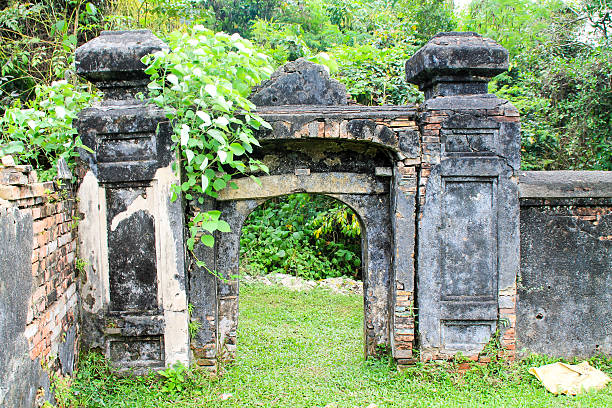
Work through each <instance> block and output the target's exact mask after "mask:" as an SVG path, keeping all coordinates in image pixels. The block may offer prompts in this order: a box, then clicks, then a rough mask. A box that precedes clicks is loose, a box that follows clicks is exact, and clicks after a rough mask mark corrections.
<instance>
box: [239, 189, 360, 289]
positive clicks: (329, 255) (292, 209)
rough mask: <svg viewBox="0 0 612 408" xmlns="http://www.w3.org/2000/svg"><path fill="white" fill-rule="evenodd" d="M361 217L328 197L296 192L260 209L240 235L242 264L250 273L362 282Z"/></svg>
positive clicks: (256, 210) (253, 214) (254, 213)
mask: <svg viewBox="0 0 612 408" xmlns="http://www.w3.org/2000/svg"><path fill="white" fill-rule="evenodd" d="M360 234H361V228H360V224H359V220H358V218H357V215H356V214H355V213H354V212H353V211H352V210H351V209H350V208H349V207H347V206H346V205H344V204H343V203H341V202H339V201H337V200H335V199H333V198H330V197H326V196H323V195H308V194H293V195H289V196H285V197H280V198H274V199H271V200H269V201H267V202H265V203H264V204H262V205H261V206H260V207H258V208H257V209H255V211H253V212H252V213H251V215H250V216H249V218H248V219H247V221H246V222H245V225H244V227H243V229H242V235H241V237H240V252H241V264H242V268H243V271H245V272H247V273H249V274H254V275H257V274H265V273H288V274H291V275H295V276H301V277H303V278H306V279H324V278H329V277H337V276H342V275H346V276H350V277H352V278H355V279H361V242H360V239H361V235H360Z"/></svg>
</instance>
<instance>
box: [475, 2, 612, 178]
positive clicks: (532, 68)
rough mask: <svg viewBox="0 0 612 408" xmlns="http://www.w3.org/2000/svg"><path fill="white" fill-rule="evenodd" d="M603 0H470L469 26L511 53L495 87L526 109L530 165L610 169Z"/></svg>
mask: <svg viewBox="0 0 612 408" xmlns="http://www.w3.org/2000/svg"><path fill="white" fill-rule="evenodd" d="M506 3H508V4H506ZM595 3H597V4H595ZM603 3H605V2H597V1H596V2H591V1H584V2H580V3H578V4H577V6H576V7H574V8H572V7H569V6H567V5H566V4H565V3H562V2H560V1H556V0H548V1H546V2H532V1H529V0H520V1H512V2H506V1H505V0H504V1H502V2H499V1H492V0H478V1H474V2H473V3H472V4H471V5H470V9H469V13H468V16H469V18H468V19H467V20H466V21H465V22H464V27H465V28H468V29H474V30H477V31H479V32H481V33H483V34H485V35H487V36H490V37H492V38H493V39H495V40H497V41H499V42H500V43H502V45H504V46H505V47H507V48H508V49H509V50H510V53H511V70H510V72H508V73H504V74H502V75H500V76H498V77H497V78H496V79H495V81H493V82H492V83H491V88H490V90H491V91H492V92H495V93H496V94H497V95H499V96H500V97H503V98H506V99H509V100H510V101H511V102H512V103H514V104H515V105H516V106H517V108H518V109H519V111H520V113H521V117H522V118H521V122H522V132H521V133H522V154H523V156H522V167H523V168H524V169H534V170H538V169H544V170H556V169H585V170H586V169H599V170H612V114H611V113H610V112H612V54H611V52H610V47H609V46H608V41H609V39H608V38H607V36H606V35H605V33H606V32H607V28H606V27H605V26H606V24H608V23H607V22H606V21H607V20H606V19H607V17H606V12H605V11H604V9H603V8H601V7H600V6H601V5H602V4H603ZM587 22H588V23H590V27H591V28H592V30H595V31H592V30H591V31H589V30H588V28H589V25H588V23H587ZM585 23H587V25H585ZM589 33H590V34H589Z"/></svg>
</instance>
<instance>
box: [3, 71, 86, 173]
mask: <svg viewBox="0 0 612 408" xmlns="http://www.w3.org/2000/svg"><path fill="white" fill-rule="evenodd" d="M35 95H36V96H35V98H34V99H32V100H30V101H28V102H26V103H25V104H22V103H21V102H20V101H19V100H17V101H15V103H14V105H13V106H11V107H10V108H8V109H7V110H6V111H5V113H4V116H3V117H2V118H0V153H1V154H2V155H4V154H12V155H13V157H14V158H15V159H16V162H17V163H20V164H30V165H32V166H33V167H34V168H35V169H37V170H38V175H39V177H40V179H41V180H50V179H52V178H53V176H54V175H55V174H56V172H57V162H58V160H59V159H60V158H63V159H65V160H66V162H67V163H68V165H69V166H70V167H74V165H75V160H76V157H77V156H78V149H79V148H81V149H88V148H87V147H86V146H84V145H83V144H82V143H81V140H80V138H79V137H78V135H77V132H76V130H75V129H74V128H73V127H72V122H73V120H74V119H75V118H76V115H77V113H78V112H79V111H80V110H81V109H83V108H85V107H87V106H88V105H89V104H90V103H91V101H92V99H93V98H94V97H95V96H96V95H95V94H92V93H90V92H88V91H87V90H86V88H82V87H79V86H75V85H72V84H70V83H68V82H66V81H57V82H53V83H52V84H51V85H38V86H36V88H35Z"/></svg>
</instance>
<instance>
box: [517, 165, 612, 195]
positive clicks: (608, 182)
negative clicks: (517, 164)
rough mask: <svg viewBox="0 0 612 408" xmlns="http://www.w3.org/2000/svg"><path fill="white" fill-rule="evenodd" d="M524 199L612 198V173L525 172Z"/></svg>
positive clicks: (522, 180) (522, 176) (522, 174)
mask: <svg viewBox="0 0 612 408" xmlns="http://www.w3.org/2000/svg"><path fill="white" fill-rule="evenodd" d="M519 190H520V197H521V198H607V197H612V171H570V170H558V171H522V172H520V176H519Z"/></svg>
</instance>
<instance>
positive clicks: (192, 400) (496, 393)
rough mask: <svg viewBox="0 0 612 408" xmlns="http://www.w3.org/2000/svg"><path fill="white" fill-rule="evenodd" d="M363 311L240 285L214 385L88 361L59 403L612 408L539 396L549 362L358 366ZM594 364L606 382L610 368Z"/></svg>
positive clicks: (598, 400)
mask: <svg viewBox="0 0 612 408" xmlns="http://www.w3.org/2000/svg"><path fill="white" fill-rule="evenodd" d="M362 303H363V299H362V298H361V297H360V296H357V295H351V296H347V295H336V294H332V293H330V292H328V291H324V290H321V289H318V290H313V291H311V292H293V291H290V290H287V289H284V288H280V287H270V286H262V285H250V286H247V285H242V286H241V289H240V321H239V334H238V358H237V361H236V362H235V363H234V364H233V365H228V366H225V367H223V368H222V372H221V375H220V376H219V377H216V378H209V377H208V376H207V375H205V374H198V373H189V372H185V373H183V374H180V373H179V372H177V371H175V372H174V374H171V376H170V379H169V380H165V381H160V380H158V379H156V378H155V377H154V376H150V377H144V378H117V377H114V376H113V375H112V374H110V370H109V369H108V367H107V366H106V365H105V364H104V362H103V361H102V359H101V358H100V357H99V356H97V355H89V356H86V357H84V358H83V359H82V360H81V366H80V368H79V371H78V372H77V375H76V378H75V380H74V381H73V385H72V387H71V388H69V389H64V390H63V391H61V392H60V399H61V397H62V395H63V397H64V398H68V399H70V400H71V401H70V403H69V402H66V403H65V404H66V405H65V406H75V407H76V406H83V407H207V408H208V407H296V408H297V407H308V408H311V407H325V406H327V407H328V408H331V407H334V408H341V407H363V408H365V407H368V406H370V407H371V408H374V407H377V408H382V407H598V408H599V407H612V385H609V386H608V387H607V388H606V389H604V390H601V391H598V392H592V393H588V394H584V395H580V396H576V397H568V396H558V397H556V396H554V395H552V394H550V393H548V392H547V391H545V390H544V388H543V387H541V386H540V385H539V383H538V382H537V381H536V380H535V379H534V378H532V376H531V375H529V374H528V373H527V369H528V367H529V366H530V364H533V365H540V364H544V363H547V362H551V361H552V360H549V359H546V358H543V357H533V358H531V359H530V360H529V361H523V362H522V363H518V364H513V365H511V366H503V365H501V364H491V365H490V366H487V367H480V366H475V367H473V368H472V369H471V370H469V371H467V372H466V373H464V374H459V373H457V372H456V370H455V369H454V367H453V365H452V364H436V363H431V364H423V365H417V366H415V367H412V368H410V369H409V370H407V371H406V372H403V373H399V372H397V370H396V368H395V367H394V366H393V364H392V363H391V362H390V361H389V360H386V359H385V360H379V361H365V360H364V358H363V339H362V336H363V334H362V324H363V306H362ZM591 363H592V364H593V365H595V366H597V367H598V368H601V369H603V370H604V371H606V372H607V373H608V374H610V373H612V360H611V359H608V360H603V359H594V360H592V361H591ZM174 385H178V386H180V387H181V388H182V390H181V391H176V388H174V390H171V388H172V387H173V386H174ZM70 404H72V405H70ZM372 404H374V405H372Z"/></svg>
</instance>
